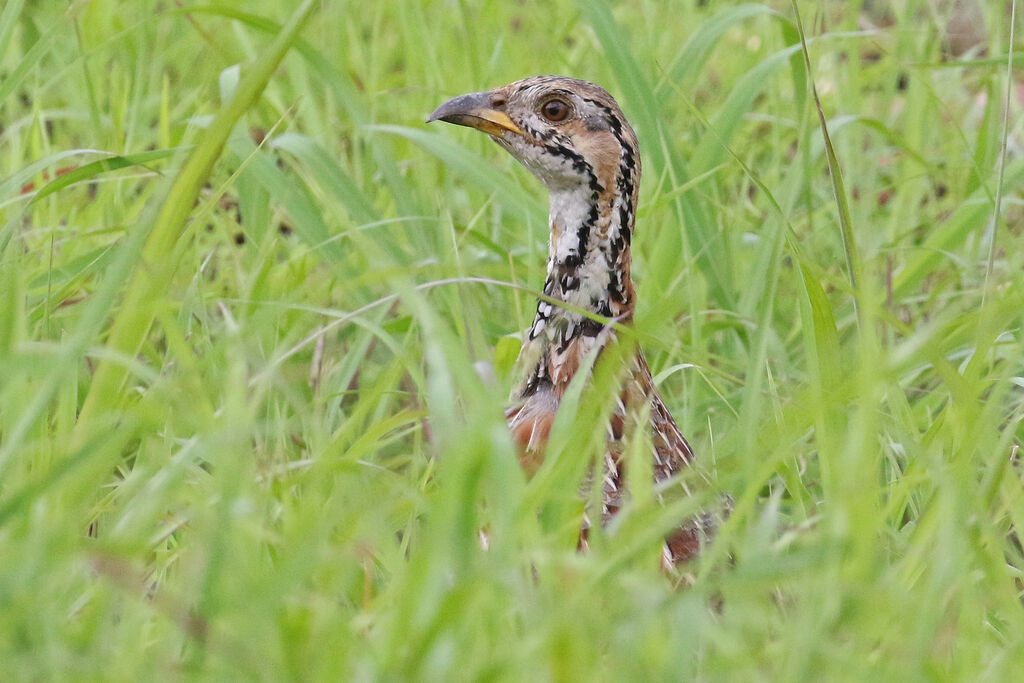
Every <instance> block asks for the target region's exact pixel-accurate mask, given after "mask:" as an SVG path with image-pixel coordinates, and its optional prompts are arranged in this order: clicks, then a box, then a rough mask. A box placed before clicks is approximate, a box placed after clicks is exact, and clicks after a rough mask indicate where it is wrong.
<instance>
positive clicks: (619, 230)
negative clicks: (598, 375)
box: [428, 76, 711, 566]
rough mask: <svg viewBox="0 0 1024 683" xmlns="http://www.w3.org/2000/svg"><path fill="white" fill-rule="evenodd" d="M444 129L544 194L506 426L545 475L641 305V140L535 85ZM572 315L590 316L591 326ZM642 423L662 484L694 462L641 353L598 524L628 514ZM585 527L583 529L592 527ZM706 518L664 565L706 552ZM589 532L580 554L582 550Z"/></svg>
mask: <svg viewBox="0 0 1024 683" xmlns="http://www.w3.org/2000/svg"><path fill="white" fill-rule="evenodd" d="M436 120H440V121H446V122H448V123H454V124H457V125H460V126H468V127H470V128H475V129H477V130H481V131H483V132H485V133H487V134H489V135H490V136H491V138H492V139H493V140H494V141H495V142H497V143H498V144H499V145H501V146H502V147H504V148H505V149H506V150H507V151H508V152H509V153H510V154H511V155H512V156H514V157H515V158H516V159H517V160H519V162H520V163H522V164H523V166H525V167H526V168H527V169H529V171H530V172H531V173H533V175H535V176H536V177H537V178H538V179H539V180H540V181H541V182H542V183H543V184H544V185H545V187H547V190H548V193H549V195H550V209H549V218H548V222H549V227H550V230H551V234H550V244H549V254H548V264H547V279H546V280H545V281H544V294H545V295H546V296H547V297H548V298H549V299H552V300H554V301H561V302H565V304H567V305H568V307H562V306H559V305H557V304H552V303H549V302H548V301H544V300H540V301H538V303H537V313H536V316H535V317H534V320H533V325H532V326H531V327H530V330H529V333H528V334H527V336H526V339H525V342H524V344H523V348H522V351H521V353H520V359H521V360H526V361H527V367H529V368H530V370H529V372H528V373H527V374H526V376H525V378H524V379H523V380H522V382H521V383H520V384H519V386H518V387H517V388H516V389H515V390H514V391H513V394H512V401H513V405H512V407H511V408H510V409H509V410H508V411H507V413H506V417H507V419H508V425H509V428H510V430H511V432H512V435H513V438H514V440H515V442H516V444H517V445H518V447H519V449H520V454H521V455H520V459H521V461H522V463H523V466H524V468H526V469H527V471H528V472H532V471H533V470H535V469H536V467H537V466H538V465H539V462H540V460H541V458H542V457H543V451H544V448H545V444H546V441H547V438H548V434H549V432H550V430H551V425H552V423H553V422H554V419H555V415H556V413H557V411H558V407H559V403H560V401H561V400H562V397H563V395H564V394H565V391H566V389H567V388H568V386H569V382H570V381H571V380H572V378H573V376H574V375H575V373H576V372H577V370H578V369H579V368H580V367H581V365H583V364H584V360H585V359H586V358H587V357H588V356H589V355H590V354H595V355H596V354H598V353H599V352H600V351H601V350H602V349H603V348H605V347H606V346H607V345H608V344H609V343H611V342H612V341H613V340H614V339H615V331H614V329H613V327H612V325H611V323H612V322H615V323H621V324H629V323H630V322H631V321H632V318H633V311H634V308H635V305H636V294H635V291H634V289H633V281H632V279H631V277H630V242H631V241H632V237H633V226H634V220H635V217H636V206H637V195H638V194H639V189H640V152H639V148H638V146H637V138H636V134H635V133H634V132H633V129H632V128H631V127H630V125H629V123H628V122H627V121H626V119H625V117H624V116H623V115H622V110H621V109H619V106H618V104H617V103H616V102H615V100H614V99H613V98H612V96H611V95H609V94H608V93H607V92H606V91H605V90H604V89H603V88H601V87H599V86H597V85H594V84H593V83H589V82H587V81H581V80H577V79H574V78H563V77H558V76H537V77H534V78H527V79H524V80H521V81H516V82H515V83H511V84H509V85H506V86H504V87H500V88H495V89H494V90H491V91H488V92H479V93H471V94H468V95H462V96H460V97H456V98H454V99H452V100H449V101H448V102H445V103H444V104H442V105H441V106H440V107H438V108H437V110H436V111H435V112H434V113H433V114H431V116H430V118H429V119H428V122H429V121H436ZM572 309H577V310H585V311H587V312H589V313H591V314H595V317H597V318H600V320H602V321H604V322H599V321H598V320H597V319H595V318H590V317H586V316H584V315H580V314H579V313H578V312H575V311H573V310H572ZM640 415H647V416H649V422H650V439H651V443H652V445H653V451H654V452H653V460H654V461H653V469H654V478H655V480H656V481H659V482H660V481H664V480H666V479H668V478H670V477H672V476H674V475H675V474H677V473H678V472H679V471H680V469H681V468H683V467H684V466H685V465H687V464H688V463H689V462H690V461H692V460H693V451H692V450H691V449H690V445H689V444H688V443H687V442H686V439H685V438H684V437H683V434H682V432H680V431H679V427H678V426H677V425H676V423H675V420H674V419H673V418H672V415H671V414H670V413H669V411H668V409H667V408H666V407H665V404H664V402H663V401H662V398H661V395H660V394H659V393H658V389H657V387H655V385H654V381H653V380H652V378H651V371H650V369H649V368H648V367H647V361H646V360H645V359H644V355H643V353H642V352H641V351H640V350H639V349H637V350H636V353H635V355H634V356H633V359H632V362H631V364H630V367H629V368H628V370H627V372H626V374H625V375H624V381H623V384H622V388H621V394H620V396H619V400H618V401H617V404H616V409H615V411H614V413H613V414H612V415H611V416H610V417H609V422H608V434H607V440H606V443H607V448H606V453H605V458H604V468H603V469H604V471H603V490H602V501H603V510H602V520H603V521H604V522H607V521H608V520H609V519H610V518H611V517H612V516H613V515H614V514H615V513H616V512H617V511H618V510H619V509H620V507H621V506H622V504H623V494H624V491H623V486H624V484H625V471H624V470H625V462H624V458H623V457H622V453H623V447H624V444H625V442H626V440H628V439H629V438H630V436H631V434H630V427H631V425H632V423H633V422H635V421H636V420H635V418H636V417H637V416H640ZM585 526H586V524H585ZM710 527H711V523H710V519H709V518H708V517H707V516H706V515H705V516H702V517H701V518H700V519H699V520H693V521H690V522H688V523H686V524H684V525H683V526H682V527H680V528H679V529H678V530H677V531H676V532H674V533H673V534H671V535H670V536H669V538H668V539H666V543H665V550H664V556H663V563H664V564H665V565H667V566H673V565H675V564H678V563H679V562H682V561H685V560H687V559H690V558H691V557H693V556H694V555H696V554H697V553H698V552H699V550H700V545H701V542H702V539H703V538H704V536H705V535H706V534H707V533H708V532H709V531H710ZM586 538H587V533H586V528H584V532H583V534H582V535H581V539H580V540H581V545H584V546H585V545H586Z"/></svg>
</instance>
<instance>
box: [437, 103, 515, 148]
mask: <svg viewBox="0 0 1024 683" xmlns="http://www.w3.org/2000/svg"><path fill="white" fill-rule="evenodd" d="M491 94H492V93H490V92H473V93H469V94H468V95H459V96H458V97H455V98H453V99H450V100H448V101H447V102H445V103H444V104H442V105H441V106H440V107H438V108H437V109H436V110H434V113H433V114H431V115H430V118H428V119H427V123H430V122H431V121H445V122H447V123H454V124H455V125H457V126H469V127H470V128H476V129H477V130H482V131H483V132H485V133H488V134H490V135H494V136H495V137H499V138H500V137H501V136H502V133H504V132H505V131H509V132H512V133H515V134H517V135H522V134H523V131H522V130H520V128H519V126H517V125H516V124H515V123H514V122H513V121H512V119H510V118H509V117H508V114H506V113H505V112H503V111H499V110H498V109H495V108H494V107H493V106H492V105H491Z"/></svg>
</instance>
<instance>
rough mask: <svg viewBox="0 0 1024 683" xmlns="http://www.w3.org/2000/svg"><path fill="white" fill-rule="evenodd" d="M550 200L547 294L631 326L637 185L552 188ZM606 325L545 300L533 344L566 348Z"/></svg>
mask: <svg viewBox="0 0 1024 683" xmlns="http://www.w3.org/2000/svg"><path fill="white" fill-rule="evenodd" d="M620 177H621V176H620ZM550 202H551V203H550V211H549V216H548V223H549V227H550V229H551V234H550V242H549V249H548V268H547V279H546V280H545V282H544V294H546V295H547V296H548V297H550V298H551V299H554V300H556V301H562V302H565V303H566V304H568V305H569V306H571V307H573V308H576V309H581V310H584V311H587V312H588V313H593V314H596V315H598V316H602V317H604V318H614V319H616V320H618V321H624V322H628V321H629V320H630V319H631V318H632V315H633V307H634V302H635V296H634V293H633V283H632V280H631V279H630V251H629V247H630V239H631V237H632V234H633V220H634V207H635V206H636V189H635V187H633V186H632V185H627V184H624V183H622V182H620V181H619V180H618V178H616V179H615V180H614V181H611V182H608V183H605V184H602V183H600V182H594V183H591V185H590V186H578V187H573V188H566V189H554V188H553V189H551V190H550ZM603 327H604V325H603V324H602V323H600V322H598V321H596V320H593V319H592V318H588V317H587V316H584V315H581V314H580V313H577V312H575V311H572V310H570V309H568V308H564V307H561V306H557V305H554V304H551V303H549V302H547V301H544V300H543V299H542V300H540V301H539V302H538V304H537V315H536V316H535V318H534V323H533V327H531V329H530V341H533V340H535V339H539V340H541V341H542V342H548V343H550V342H554V341H557V342H559V343H561V344H565V343H567V342H568V341H571V340H572V338H573V337H574V336H576V335H580V334H583V335H587V336H591V337H593V336H597V333H598V332H600V330H601V329H602V328H603Z"/></svg>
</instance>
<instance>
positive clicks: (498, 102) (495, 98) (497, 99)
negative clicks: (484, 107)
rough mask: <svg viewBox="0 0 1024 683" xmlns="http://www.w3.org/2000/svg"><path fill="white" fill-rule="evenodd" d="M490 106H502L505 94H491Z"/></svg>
mask: <svg viewBox="0 0 1024 683" xmlns="http://www.w3.org/2000/svg"><path fill="white" fill-rule="evenodd" d="M491 106H492V107H504V106H505V96H504V95H498V94H494V95H491Z"/></svg>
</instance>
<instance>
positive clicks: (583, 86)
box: [427, 76, 640, 195]
mask: <svg viewBox="0 0 1024 683" xmlns="http://www.w3.org/2000/svg"><path fill="white" fill-rule="evenodd" d="M427 121H428V122H430V121H445V122H447V123H454V124H456V125H460V126H468V127H470V128H475V129H477V130H481V131H483V132H485V133H487V134H488V135H490V136H491V138H492V139H493V140H494V141H495V142H497V143H498V144H499V145H501V146H502V147H504V148H505V149H506V150H507V151H508V152H509V153H510V154H511V155H512V156H514V157H515V158H516V159H518V160H519V162H520V163H522V164H523V166H525V167H526V168H527V169H529V171H530V172H531V173H533V174H534V175H535V176H536V177H537V178H538V179H539V180H540V181H541V182H542V183H544V185H546V186H547V188H548V190H549V191H551V192H562V191H572V190H574V189H576V188H577V187H579V188H580V189H583V190H585V191H588V192H589V193H598V194H605V193H618V192H625V193H626V194H628V195H633V194H634V192H635V189H636V186H637V185H638V183H637V181H638V179H639V175H640V155H639V152H638V150H637V140H636V134H635V133H634V132H633V129H632V128H630V126H629V123H628V122H627V121H626V119H625V117H624V116H623V115H622V110H621V109H619V105H618V104H617V103H616V102H615V99H614V98H612V96H611V95H609V94H608V92H607V91H606V90H604V88H601V87H600V86H597V85H594V84H593V83H589V82H587V81H581V80H578V79H575V78H564V77H560V76H535V77H533V78H526V79H523V80H521V81H516V82H515V83H510V84H509V85H506V86H503V87H500V88H495V89H494V90H489V91H486V92H477V93H469V94H468V95H460V96H459V97H456V98H453V99H451V100H448V101H447V102H445V103H444V104H442V105H441V106H440V107H438V108H437V110H436V111H435V112H434V113H433V114H431V115H430V118H428V119H427Z"/></svg>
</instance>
